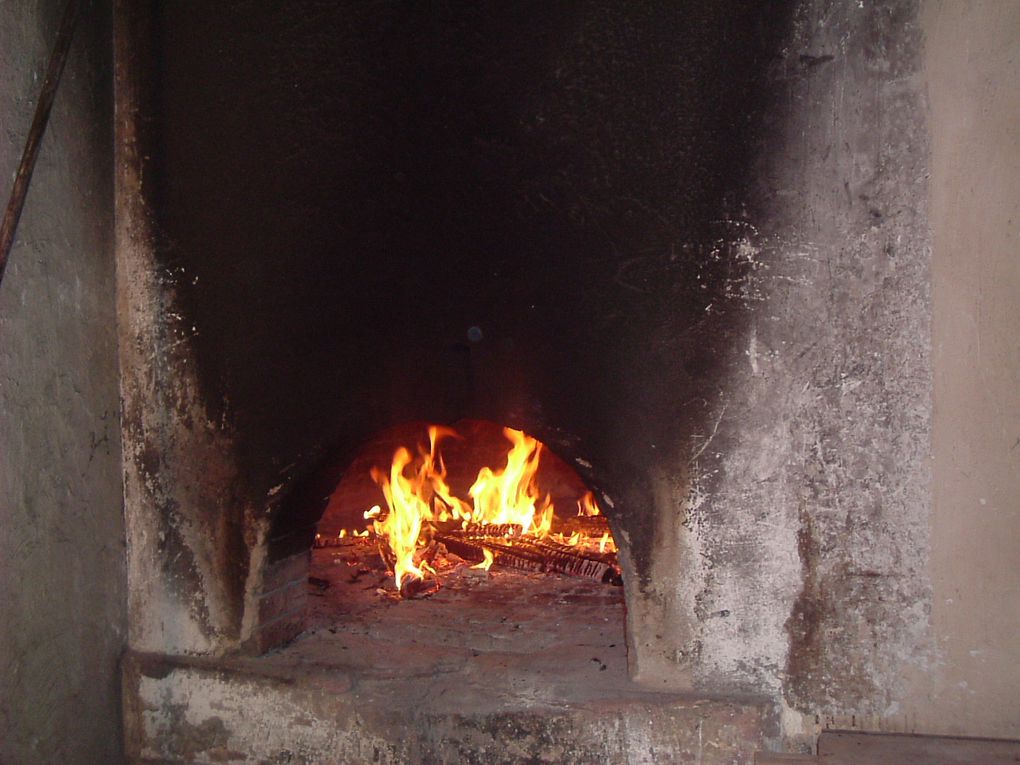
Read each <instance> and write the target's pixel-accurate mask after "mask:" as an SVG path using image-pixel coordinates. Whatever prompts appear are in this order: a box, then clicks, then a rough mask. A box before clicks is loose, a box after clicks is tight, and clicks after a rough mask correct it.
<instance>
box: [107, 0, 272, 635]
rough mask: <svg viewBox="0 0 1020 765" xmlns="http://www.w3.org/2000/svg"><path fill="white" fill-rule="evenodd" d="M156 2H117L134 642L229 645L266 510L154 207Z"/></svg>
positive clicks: (121, 308) (120, 319)
mask: <svg viewBox="0 0 1020 765" xmlns="http://www.w3.org/2000/svg"><path fill="white" fill-rule="evenodd" d="M146 11H147V5H146V4H145V3H142V4H134V3H128V2H124V3H118V4H116V6H115V27H114V31H115V35H114V36H115V98H116V110H117V120H116V156H115V162H116V175H115V186H116V189H115V193H116V218H117V225H116V232H115V233H116V255H117V309H118V310H117V324H118V335H119V338H118V339H119V350H120V368H121V377H120V386H121V400H122V402H123V420H122V428H123V443H124V501H125V507H126V518H127V542H128V579H129V582H130V588H129V591H128V609H129V627H130V629H129V642H130V644H131V646H132V647H133V648H135V649H137V650H151V651H168V652H174V651H180V652H202V653H209V652H219V651H224V650H227V649H229V648H232V647H236V646H237V645H238V644H239V642H240V641H241V638H242V629H243V619H242V611H243V608H244V604H245V591H246V589H248V590H253V589H254V587H247V585H248V571H249V559H250V557H251V556H252V554H253V553H252V549H253V548H255V547H257V541H258V540H259V538H260V536H259V535H260V533H261V529H262V527H261V525H260V519H259V518H256V517H250V514H249V506H248V505H247V504H246V503H245V502H244V500H243V499H242V498H240V497H239V496H238V493H237V481H236V472H237V470H236V466H235V463H234V460H233V449H232V446H233V443H232V440H231V437H230V430H229V427H228V426H227V423H225V422H224V421H220V420H216V419H214V418H212V417H211V416H210V415H209V413H208V405H207V403H206V402H205V401H203V400H202V398H201V397H200V395H199V394H198V391H197V382H196V379H195V364H194V356H193V351H192V347H191V343H192V341H193V339H194V337H195V335H196V334H197V333H198V332H199V330H198V328H197V327H196V326H195V325H194V324H192V323H190V322H188V321H187V320H185V318H184V317H183V316H182V315H181V313H180V312H179V309H178V301H177V290H178V289H179V287H180V284H181V283H182V282H183V281H184V280H186V279H188V278H190V274H188V273H187V271H186V269H185V268H183V267H181V266H180V265H179V264H177V263H176V262H175V261H174V260H173V258H170V257H167V256H166V253H165V251H164V248H163V244H162V241H161V240H160V238H159V236H158V235H157V232H156V225H155V223H154V220H153V217H152V214H151V194H152V184H151V179H150V175H151V172H150V165H151V161H152V151H153V149H152V146H151V136H150V133H149V130H148V129H147V128H149V127H151V126H150V125H149V120H148V114H149V113H150V110H151V100H150V99H151V98H152V78H153V77H155V76H156V73H155V72H154V71H153V70H152V67H151V66H150V61H149V59H148V58H147V53H148V45H149V37H150V35H151V34H152V28H151V25H150V23H149V16H148V14H147V12H146Z"/></svg>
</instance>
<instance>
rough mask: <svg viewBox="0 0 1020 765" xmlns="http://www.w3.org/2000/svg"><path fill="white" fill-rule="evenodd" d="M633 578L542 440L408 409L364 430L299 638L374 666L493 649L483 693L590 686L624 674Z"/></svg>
mask: <svg viewBox="0 0 1020 765" xmlns="http://www.w3.org/2000/svg"><path fill="white" fill-rule="evenodd" d="M622 584H623V580H622V575H621V568H620V565H619V561H618V559H617V551H616V546H615V542H614V541H613V536H612V532H611V530H610V525H609V522H608V519H607V517H606V516H605V515H604V514H603V513H602V512H601V509H600V507H599V502H598V499H596V497H595V495H594V493H593V492H592V490H591V489H589V488H588V487H587V486H586V485H585V483H584V481H583V480H582V479H581V477H580V476H579V475H578V474H577V472H576V471H575V470H574V469H573V468H571V467H570V465H568V464H567V463H566V462H565V461H564V460H562V459H561V458H559V457H558V456H557V455H556V454H555V453H554V452H552V450H550V449H549V448H548V447H546V446H545V445H544V444H543V443H542V442H540V441H538V440H537V439H535V438H534V437H532V436H530V435H529V434H527V433H524V432H522V431H519V430H514V429H512V428H506V427H501V426H499V425H497V424H496V423H493V422H491V421H485V420H463V421H459V422H457V423H454V424H453V425H452V426H437V425H428V424H426V423H407V424H403V425H399V426H396V427H394V428H391V429H388V430H387V431H385V432H383V433H379V434H376V435H375V436H373V437H372V438H370V439H369V440H368V441H367V442H366V443H365V444H363V445H362V447H361V448H360V450H359V452H358V454H357V456H355V458H354V459H353V460H352V461H351V463H350V464H349V466H348V467H347V469H346V470H345V472H344V475H343V477H342V478H341V480H340V481H339V483H338V485H337V487H336V489H335V490H334V491H333V493H332V494H331V495H330V497H329V500H328V502H327V504H326V508H325V510H324V512H323V515H322V518H321V519H320V521H319V523H318V525H317V527H316V533H315V537H314V543H313V547H312V550H311V552H310V565H309V577H308V603H307V607H306V618H305V622H304V628H305V631H304V633H303V634H302V635H300V636H298V637H297V638H296V639H295V641H294V643H293V645H292V647H291V648H290V649H288V650H296V651H298V652H318V653H329V652H331V653H334V654H335V653H337V652H340V653H342V654H343V656H344V660H345V661H346V662H347V663H348V664H349V665H351V666H356V667H360V668H362V670H363V671H368V669H369V668H371V667H378V666H380V665H385V666H387V667H389V671H397V670H398V668H401V667H404V668H406V667H407V665H408V664H411V665H412V666H415V667H417V668H418V671H420V670H421V669H422V668H423V667H425V666H430V664H429V662H432V663H433V665H434V666H439V665H449V664H450V663H451V662H453V663H456V662H458V661H462V662H465V664H468V663H471V664H476V665H478V666H483V665H487V664H490V665H497V664H498V665H499V667H500V672H501V674H502V679H501V680H499V681H497V682H495V683H493V682H491V678H490V679H489V680H485V679H484V673H481V674H480V675H479V676H478V677H479V682H478V684H477V687H475V688H473V690H472V693H474V694H476V695H477V694H485V693H490V694H500V693H504V694H505V693H506V689H505V686H506V685H507V683H508V682H509V680H508V678H513V677H517V678H527V677H529V676H530V677H531V678H532V680H533V682H534V687H535V689H536V692H539V693H540V694H543V695H548V694H550V693H551V692H552V689H553V688H556V687H558V686H560V685H562V684H563V683H564V682H567V681H568V679H571V678H572V679H573V681H575V682H584V683H585V684H587V685H588V686H590V687H591V688H594V687H597V686H598V685H599V684H600V683H601V684H606V683H610V684H611V683H618V682H619V681H620V680H621V678H623V677H625V674H626V650H625V638H624V598H623V588H622ZM554 667H555V669H556V673H555V674H554V673H553V671H552V670H553V668H554ZM610 669H611V670H612V671H609V670H610ZM539 674H544V676H545V681H544V683H542V682H538V675H539ZM467 676H468V677H469V678H472V677H475V675H474V673H467ZM462 682H465V683H467V684H468V685H471V684H472V680H471V679H468V680H462ZM543 686H544V687H543Z"/></svg>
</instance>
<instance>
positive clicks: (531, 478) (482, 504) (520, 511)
mask: <svg viewBox="0 0 1020 765" xmlns="http://www.w3.org/2000/svg"><path fill="white" fill-rule="evenodd" d="M451 435H453V436H455V435H456V433H455V432H454V431H452V430H450V429H449V428H440V427H437V426H434V425H433V426H431V427H429V448H428V449H427V450H426V449H425V448H424V446H420V447H419V449H418V458H417V459H415V458H413V457H412V456H411V452H410V451H408V450H407V449H406V448H404V447H400V448H399V449H397V451H396V452H395V453H394V455H393V462H392V464H391V465H390V470H389V475H386V474H385V473H384V472H383V471H382V470H380V469H378V468H373V469H372V478H373V479H374V480H375V481H376V483H378V484H379V486H380V487H382V491H383V496H384V497H385V498H386V505H387V507H388V508H389V512H388V513H386V514H385V515H382V516H380V512H379V511H377V510H376V508H372V509H371V510H369V511H367V512H366V513H365V517H366V519H373V528H374V529H375V533H376V534H377V535H379V536H380V537H382V538H384V539H385V540H386V542H387V543H388V545H389V550H390V553H391V554H392V556H393V559H394V561H393V576H394V580H395V582H396V585H397V587H398V588H400V586H401V585H402V584H403V582H404V578H405V577H411V578H413V579H424V578H425V572H426V571H430V570H431V569H430V568H429V567H428V564H427V563H425V562H423V561H422V560H421V553H422V551H423V550H424V549H425V548H426V547H427V545H428V543H429V536H430V530H431V529H432V527H433V525H434V524H435V523H436V522H437V521H439V522H443V521H448V520H450V519H451V518H452V519H454V520H459V521H461V523H462V525H464V526H466V525H467V524H468V523H469V522H471V523H477V524H483V525H488V524H493V525H497V524H512V525H517V526H520V527H521V530H522V533H525V534H532V535H535V536H538V537H544V536H546V535H547V534H548V533H549V529H550V527H551V526H552V519H553V513H554V508H553V503H552V501H551V500H550V498H549V496H548V495H546V496H545V497H542V494H541V492H540V491H539V489H538V485H537V483H536V481H535V475H536V473H537V472H538V465H539V458H540V457H541V453H542V444H541V443H540V442H539V441H537V440H536V439H534V438H532V437H531V436H528V435H526V434H524V433H523V432H521V431H519V430H513V429H511V428H504V429H503V435H504V436H506V438H507V439H508V440H509V441H510V443H511V444H512V447H511V449H510V451H509V452H508V453H507V457H506V465H504V466H503V468H502V469H501V470H499V471H494V470H492V469H491V468H489V467H483V468H482V469H481V470H479V471H478V477H477V479H475V482H474V484H473V485H472V486H471V488H470V489H469V490H468V493H469V494H470V496H471V498H472V500H473V503H474V504H473V506H472V505H469V504H468V503H467V502H465V501H464V500H462V499H460V498H458V497H456V496H454V494H453V492H452V491H451V490H450V487H449V484H447V482H446V466H445V465H444V464H443V460H442V457H440V456H439V450H438V446H439V442H440V440H441V439H443V438H445V437H446V436H451ZM490 564H491V561H490Z"/></svg>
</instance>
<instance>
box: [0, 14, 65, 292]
mask: <svg viewBox="0 0 1020 765" xmlns="http://www.w3.org/2000/svg"><path fill="white" fill-rule="evenodd" d="M78 7H79V0H67V5H65V6H64V16H63V18H62V19H61V21H60V30H59V31H58V32H57V40H56V43H55V44H54V46H53V52H52V53H51V54H50V63H49V66H48V67H47V68H46V77H45V78H44V79H43V84H42V91H41V92H40V93H39V101H38V103H36V105H35V117H33V119H32V127H31V128H29V130H28V138H27V139H26V141H25V150H24V152H22V154H21V164H20V165H18V174H17V175H16V176H15V178H14V186H13V187H12V188H11V198H10V200H9V201H8V202H7V209H6V210H5V211H4V219H3V223H0V283H2V282H3V278H4V271H5V269H6V268H7V257H8V256H9V255H10V253H11V247H13V246H14V232H15V231H16V230H17V228H18V220H19V219H20V218H21V211H22V210H23V209H24V207H25V197H26V196H27V195H28V185H29V183H30V182H31V181H32V171H33V170H34V169H35V161H36V159H37V158H38V156H39V146H40V145H41V144H42V139H43V135H45V133H46V125H47V124H48V123H49V120H50V110H51V109H52V108H53V99H54V97H55V96H56V94H57V86H58V85H59V84H60V76H61V75H62V74H63V73H64V64H65V63H67V53H68V51H69V50H70V49H71V39H72V37H73V36H74V26H75V22H76V21H77V20H78Z"/></svg>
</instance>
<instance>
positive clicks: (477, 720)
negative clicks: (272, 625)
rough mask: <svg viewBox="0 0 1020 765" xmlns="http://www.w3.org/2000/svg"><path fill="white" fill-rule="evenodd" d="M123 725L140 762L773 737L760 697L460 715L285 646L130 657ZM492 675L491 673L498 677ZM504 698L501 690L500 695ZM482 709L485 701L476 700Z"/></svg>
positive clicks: (642, 756)
mask: <svg viewBox="0 0 1020 765" xmlns="http://www.w3.org/2000/svg"><path fill="white" fill-rule="evenodd" d="M123 680H124V698H125V717H126V720H125V728H126V737H127V747H128V755H129V757H130V758H131V759H132V761H133V762H147V763H151V762H164V763H185V762H188V763H235V762H236V763H242V762H245V763H251V762H288V763H309V764H310V763H321V764H322V765H332V764H334V763H335V764H336V765H340V764H341V763H343V764H344V765H347V764H348V763H363V762H364V763H367V762H372V763H384V764H385V763H414V762H428V763H486V765H488V764H489V763H513V762H522V761H528V762H556V763H568V764H569V763H592V762H601V763H626V764H627V765H644V764H645V763H649V764H651V763H655V764H656V765H658V764H659V763H671V762H699V763H703V764H704V765H712V764H713V763H719V764H720V765H721V764H722V763H727V764H731V763H746V764H747V765H750V763H752V762H753V761H754V752H755V751H756V750H760V749H762V748H763V746H762V744H763V741H764V740H765V739H766V738H768V737H770V736H774V735H775V717H774V715H773V714H772V708H771V705H769V704H768V703H767V702H765V701H763V700H760V699H745V700H707V699H697V698H691V697H685V696H679V695H674V694H664V693H653V692H649V691H643V690H641V689H640V688H637V687H630V688H627V689H626V691H625V692H624V693H623V694H620V695H614V696H612V697H609V696H607V697H605V698H591V697H590V696H589V697H588V698H585V699H584V700H582V701H575V700H572V699H570V698H564V699H562V700H560V702H559V703H549V702H548V701H543V702H541V703H534V704H531V703H527V702H523V701H522V699H520V698H518V697H515V696H513V695H512V694H508V697H507V698H506V700H505V702H503V703H502V704H501V703H498V702H496V703H493V702H492V701H491V700H490V703H488V704H484V705H480V706H478V707H472V706H471V705H469V704H466V705H465V708H464V709H463V710H462V711H460V712H453V711H450V709H451V707H450V705H449V704H448V703H447V704H444V705H443V706H444V708H445V709H439V708H438V707H431V706H430V705H429V704H421V703H418V702H411V701H409V700H408V698H409V697H408V695H406V694H404V693H402V686H403V685H404V684H406V683H419V684H420V683H422V682H426V683H427V682H428V679H423V678H420V677H419V678H410V679H407V680H400V679H396V678H395V679H393V680H392V681H391V682H388V683H386V684H384V685H385V687H382V686H380V685H379V684H378V683H372V682H365V681H363V680H362V679H359V677H358V676H357V675H356V674H353V673H351V672H348V671H345V670H344V668H342V667H338V666H308V665H303V664H302V665H295V664H294V663H291V662H288V661H287V658H286V654H285V653H278V654H274V655H273V656H268V657H259V658H251V657H234V658H222V659H209V658H195V657H167V656H154V655H151V654H129V655H128V656H127V657H126V658H125V661H124V675H123ZM495 682H496V679H495V678H494V683H495ZM497 695H498V694H497ZM473 709H478V711H472V710H473Z"/></svg>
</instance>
